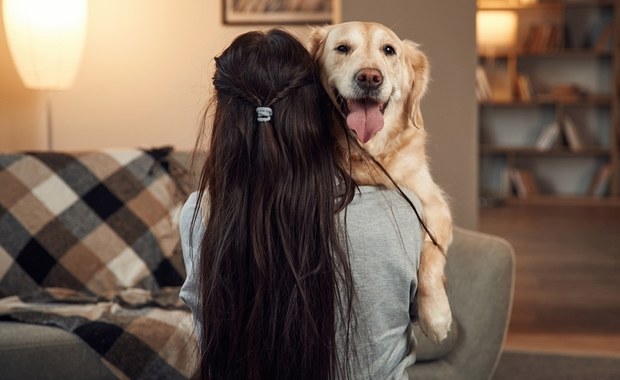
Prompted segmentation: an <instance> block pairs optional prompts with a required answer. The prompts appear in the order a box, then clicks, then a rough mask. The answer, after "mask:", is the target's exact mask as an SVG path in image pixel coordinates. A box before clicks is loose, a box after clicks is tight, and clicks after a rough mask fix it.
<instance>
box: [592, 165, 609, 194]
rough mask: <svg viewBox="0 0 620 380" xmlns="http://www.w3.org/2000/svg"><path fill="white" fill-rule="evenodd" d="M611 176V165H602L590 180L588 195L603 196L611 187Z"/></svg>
mask: <svg viewBox="0 0 620 380" xmlns="http://www.w3.org/2000/svg"><path fill="white" fill-rule="evenodd" d="M610 176H611V165H610V164H605V165H603V166H601V167H600V168H599V169H598V170H597V172H596V174H595V175H594V177H593V178H592V182H590V187H589V188H588V193H587V194H588V195H589V196H592V197H602V196H604V195H605V193H606V192H607V188H608V187H609V179H610Z"/></svg>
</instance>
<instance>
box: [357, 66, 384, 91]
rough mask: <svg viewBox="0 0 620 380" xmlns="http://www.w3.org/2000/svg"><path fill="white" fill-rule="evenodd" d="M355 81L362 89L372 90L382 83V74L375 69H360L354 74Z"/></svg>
mask: <svg viewBox="0 0 620 380" xmlns="http://www.w3.org/2000/svg"><path fill="white" fill-rule="evenodd" d="M355 81H356V82H357V84H358V85H359V86H360V87H361V88H364V89H368V90H372V89H375V88H377V87H379V86H381V83H383V75H382V74H381V71H379V70H377V69H368V68H367V69H361V70H360V71H358V72H357V74H355Z"/></svg>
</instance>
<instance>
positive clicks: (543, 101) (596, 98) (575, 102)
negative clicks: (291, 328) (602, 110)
mask: <svg viewBox="0 0 620 380" xmlns="http://www.w3.org/2000/svg"><path fill="white" fill-rule="evenodd" d="M479 104H480V105H481V106H483V107H538V106H545V105H547V106H559V105H562V106H611V104H612V97H611V95H590V96H585V97H574V98H570V99H568V98H567V99H557V98H552V97H551V96H546V95H538V97H537V98H535V99H533V100H532V101H529V102H524V101H521V100H483V101H480V102H479Z"/></svg>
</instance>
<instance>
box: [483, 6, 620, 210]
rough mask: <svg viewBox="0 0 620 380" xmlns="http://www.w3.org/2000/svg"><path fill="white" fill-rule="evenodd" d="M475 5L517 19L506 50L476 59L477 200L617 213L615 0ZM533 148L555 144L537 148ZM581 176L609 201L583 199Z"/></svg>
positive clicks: (618, 18)
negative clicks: (582, 207)
mask: <svg viewBox="0 0 620 380" xmlns="http://www.w3.org/2000/svg"><path fill="white" fill-rule="evenodd" d="M477 5H478V10H505V11H511V12H512V13H513V15H514V16H516V18H517V23H516V33H515V35H516V38H515V40H514V41H513V43H512V47H511V48H508V49H504V50H503V51H501V50H499V48H497V49H498V50H497V51H496V54H490V53H488V51H490V50H488V51H483V50H481V51H479V52H478V57H477V61H478V67H477V69H476V84H477V87H476V90H477V96H478V97H479V101H478V104H479V112H480V121H479V122H480V124H479V126H480V136H481V137H480V138H481V140H480V145H479V159H480V163H481V166H480V168H481V176H480V182H479V183H480V193H481V194H496V195H497V196H493V195H490V196H489V198H490V199H495V200H497V201H499V202H510V203H515V204H532V205H545V204H578V205H605V206H607V205H611V204H617V205H619V206H620V70H619V68H620V67H619V65H620V41H619V39H620V34H618V32H619V29H618V28H619V27H620V25H619V24H618V23H620V0H564V1H561V0H547V1H545V0H539V1H538V2H537V3H536V4H520V1H517V0H504V1H499V0H497V1H494V0H478V2H477ZM482 46H486V45H482ZM486 48H487V49H488V46H487V47H486ZM481 49H482V48H481ZM493 95H495V98H493ZM480 99H486V100H480ZM522 99H527V100H526V101H524V100H522ZM535 136H538V137H535ZM532 140H533V141H532ZM538 141H544V142H549V141H553V144H545V145H547V146H549V145H551V148H550V149H539V148H537V142H538ZM586 142H587V143H588V144H586ZM583 144H586V146H584V147H583V148H582V149H578V150H573V149H571V148H570V147H571V146H580V145H583ZM597 144H598V145H597ZM519 172H521V174H519V175H516V174H514V173H519ZM533 174H535V175H533ZM513 177H514V178H513ZM587 178H592V181H595V180H596V182H592V183H595V184H597V186H598V187H597V191H596V193H600V192H601V191H600V189H602V186H605V189H606V190H605V192H606V195H605V196H603V197H600V198H598V197H592V196H587V195H586V194H588V192H589V191H590V188H588V192H586V191H584V181H585V180H587ZM603 181H605V182H603ZM592 183H591V184H590V186H593V185H592ZM532 184H534V185H536V184H538V185H540V186H539V188H540V190H542V191H539V190H536V188H537V186H534V187H533V188H530V190H531V191H530V190H528V189H527V188H528V186H530V185H532ZM532 189H534V190H536V191H534V190H532ZM515 192H518V193H519V194H520V195H522V194H536V196H535V197H530V198H525V199H523V198H519V197H518V196H517V195H516V193H515ZM491 203H493V202H491Z"/></svg>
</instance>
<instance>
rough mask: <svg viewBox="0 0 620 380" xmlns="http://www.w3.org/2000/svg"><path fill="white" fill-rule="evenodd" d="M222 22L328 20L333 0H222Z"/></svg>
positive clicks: (256, 22)
mask: <svg viewBox="0 0 620 380" xmlns="http://www.w3.org/2000/svg"><path fill="white" fill-rule="evenodd" d="M223 1H224V24H229V25H231V24H331V23H333V21H334V20H333V18H334V17H333V11H334V2H335V1H337V0H223Z"/></svg>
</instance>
